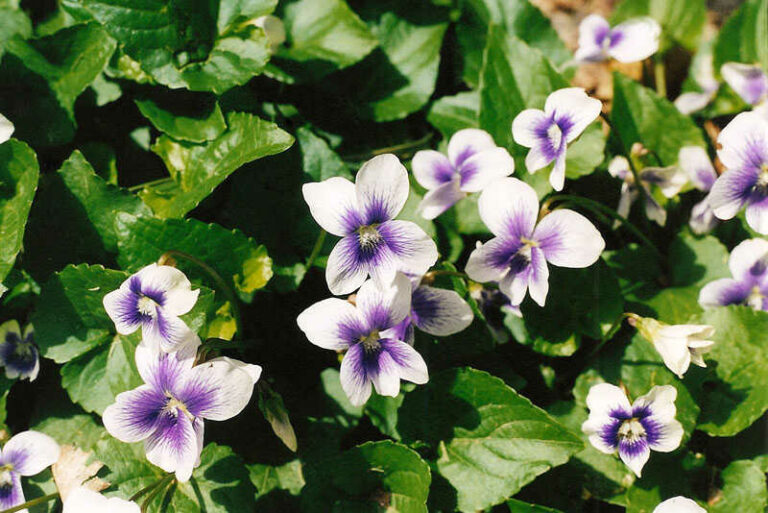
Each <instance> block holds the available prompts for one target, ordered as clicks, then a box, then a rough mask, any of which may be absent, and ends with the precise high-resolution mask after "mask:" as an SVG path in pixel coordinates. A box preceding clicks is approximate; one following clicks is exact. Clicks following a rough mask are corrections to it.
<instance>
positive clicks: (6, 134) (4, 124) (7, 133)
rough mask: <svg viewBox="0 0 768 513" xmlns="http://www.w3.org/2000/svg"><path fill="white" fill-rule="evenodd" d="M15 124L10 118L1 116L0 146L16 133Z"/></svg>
mask: <svg viewBox="0 0 768 513" xmlns="http://www.w3.org/2000/svg"><path fill="white" fill-rule="evenodd" d="M14 129H15V128H14V126H13V123H11V122H10V120H9V119H8V118H6V117H5V116H3V115H2V114H0V144H3V143H4V142H5V141H7V140H8V139H10V138H11V136H12V135H13V131H14Z"/></svg>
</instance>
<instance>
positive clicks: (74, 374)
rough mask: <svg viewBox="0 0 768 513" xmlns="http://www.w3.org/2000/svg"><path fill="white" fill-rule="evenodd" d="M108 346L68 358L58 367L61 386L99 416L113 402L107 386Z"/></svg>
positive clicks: (112, 396)
mask: <svg viewBox="0 0 768 513" xmlns="http://www.w3.org/2000/svg"><path fill="white" fill-rule="evenodd" d="M109 349H110V346H109V345H99V346H98V347H97V348H96V349H94V350H93V351H90V352H88V353H86V355H85V356H82V357H80V358H75V359H74V360H70V361H68V362H67V363H66V364H64V366H62V367H61V386H62V387H64V389H65V390H66V391H67V393H68V394H69V398H70V399H72V401H73V402H75V403H77V404H79V405H80V406H82V407H83V409H84V410H85V411H88V412H95V413H98V414H99V415H101V414H102V413H103V412H104V410H105V409H106V408H107V406H109V405H110V404H112V403H114V402H115V395H116V394H115V393H114V392H112V389H111V388H110V386H109V376H108V375H107V360H108V358H109Z"/></svg>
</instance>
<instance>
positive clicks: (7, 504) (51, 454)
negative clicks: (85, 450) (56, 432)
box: [0, 431, 60, 511]
mask: <svg viewBox="0 0 768 513" xmlns="http://www.w3.org/2000/svg"><path fill="white" fill-rule="evenodd" d="M59 453H60V449H59V444H57V443H56V442H55V441H54V440H53V438H51V437H50V436H48V435H44V434H43V433H38V432H37V431H24V432H21V433H19V434H17V435H16V436H14V437H13V438H11V439H10V440H8V443H6V444H5V446H3V449H2V451H1V452H0V511H4V510H6V509H10V508H13V507H14V506H18V505H19V504H24V502H25V500H24V490H23V489H22V488H21V477H22V476H34V475H36V474H39V473H40V472H42V471H43V470H45V469H46V468H48V467H50V466H51V465H53V464H54V463H56V461H58V459H59ZM25 511H26V510H25Z"/></svg>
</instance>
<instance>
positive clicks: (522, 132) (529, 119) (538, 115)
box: [512, 109, 549, 169]
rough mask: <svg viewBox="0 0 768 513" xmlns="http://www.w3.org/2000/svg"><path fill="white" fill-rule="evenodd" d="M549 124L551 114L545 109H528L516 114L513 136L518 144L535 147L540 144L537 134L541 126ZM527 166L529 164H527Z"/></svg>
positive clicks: (513, 123)
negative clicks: (545, 111)
mask: <svg viewBox="0 0 768 513" xmlns="http://www.w3.org/2000/svg"><path fill="white" fill-rule="evenodd" d="M547 124H549V116H548V115H547V114H545V113H544V111H543V110H539V109H526V110H524V111H522V112H521V113H520V114H518V115H517V116H515V119H514V120H513V121H512V137H514V139H515V142H516V143H517V144H520V145H522V146H525V147H526V148H534V147H536V146H538V144H539V136H538V135H537V132H538V130H539V127H541V126H543V125H547ZM545 165H546V164H544V165H542V166H539V168H541V167H544V166H545ZM526 167H529V166H528V165H526ZM539 168H536V169H539ZM529 169H530V168H529Z"/></svg>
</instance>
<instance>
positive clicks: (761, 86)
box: [720, 62, 768, 105]
mask: <svg viewBox="0 0 768 513" xmlns="http://www.w3.org/2000/svg"><path fill="white" fill-rule="evenodd" d="M720 74H721V75H722V76H723V79H724V80H725V81H726V82H727V83H728V85H729V86H731V89H733V90H734V91H735V92H736V94H738V95H739V96H741V99H742V100H744V101H745V102H746V103H748V104H749V105H757V104H758V103H760V102H761V101H763V100H765V98H766V97H768V75H766V73H765V72H764V71H763V69H762V68H761V67H760V66H755V65H751V64H741V63H738V62H727V63H725V64H723V65H722V67H721V68H720Z"/></svg>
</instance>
